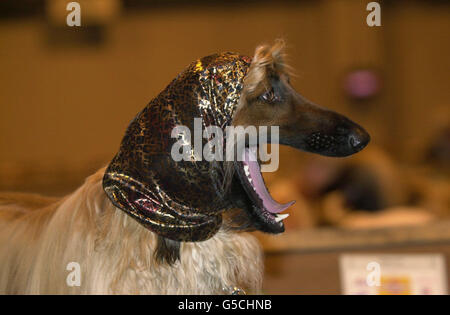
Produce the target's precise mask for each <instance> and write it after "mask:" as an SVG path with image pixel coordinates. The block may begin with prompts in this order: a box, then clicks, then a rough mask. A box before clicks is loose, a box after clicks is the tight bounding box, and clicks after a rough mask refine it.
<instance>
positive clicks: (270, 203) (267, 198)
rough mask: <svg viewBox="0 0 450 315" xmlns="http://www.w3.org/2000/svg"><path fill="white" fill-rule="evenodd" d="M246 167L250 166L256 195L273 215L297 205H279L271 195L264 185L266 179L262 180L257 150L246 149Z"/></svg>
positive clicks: (289, 203)
mask: <svg viewBox="0 0 450 315" xmlns="http://www.w3.org/2000/svg"><path fill="white" fill-rule="evenodd" d="M243 163H244V166H248V171H249V175H250V178H251V182H250V183H251V184H252V185H253V187H254V188H255V191H256V193H257V194H258V196H259V197H260V198H261V200H262V202H263V205H264V208H265V209H266V210H267V211H269V212H271V213H280V212H282V211H284V210H286V209H287V208H289V207H290V206H292V205H293V204H294V203H295V200H293V201H290V202H288V203H285V204H281V203H278V202H277V201H275V200H274V199H273V198H272V196H271V195H270V193H269V191H268V190H267V188H266V185H265V184H264V179H263V178H262V174H261V169H260V167H259V163H258V161H257V157H256V148H254V147H253V148H250V149H248V148H245V151H244V158H243Z"/></svg>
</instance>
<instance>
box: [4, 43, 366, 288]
mask: <svg viewBox="0 0 450 315" xmlns="http://www.w3.org/2000/svg"><path fill="white" fill-rule="evenodd" d="M288 72H289V71H288V68H287V66H286V64H285V62H284V57H283V44H282V42H276V43H275V44H274V45H262V46H259V47H258V48H257V49H256V51H255V55H254V56H253V57H252V58H250V57H247V56H242V55H239V54H235V53H229V52H228V53H219V54H214V55H211V56H207V57H204V58H201V59H199V60H197V61H195V62H193V63H192V64H191V65H189V66H188V67H187V68H186V69H185V70H183V71H182V72H181V73H180V74H179V75H178V76H177V77H176V78H175V79H174V80H173V81H172V82H171V83H170V84H169V85H168V86H167V88H166V89H165V90H163V91H162V92H161V93H160V94H159V95H158V96H157V97H155V98H154V99H153V100H152V101H151V102H150V103H149V104H148V105H147V106H146V107H145V108H144V109H143V110H142V111H141V112H140V113H138V115H137V116H136V117H135V118H134V120H133V121H132V122H131V123H130V125H129V127H128V129H127V131H126V134H125V136H124V138H123V140H122V143H121V145H120V148H119V151H118V153H117V155H116V156H115V157H114V158H113V160H112V161H111V163H110V164H109V165H108V166H107V167H106V168H102V169H100V170H99V171H98V172H97V173H95V174H94V175H92V176H90V177H88V178H87V179H86V181H85V183H84V184H83V185H82V186H81V187H79V188H78V189H77V190H76V191H75V192H73V193H72V194H70V195H68V196H66V197H64V198H61V199H54V198H44V197H40V196H37V195H27V194H14V193H12V194H3V195H1V196H0V262H1V270H0V293H2V294H231V293H236V292H238V293H239V292H244V291H247V292H251V293H260V292H261V286H262V273H263V255H262V250H261V248H260V246H259V244H258V242H257V241H256V239H255V238H254V237H253V236H252V235H250V234H249V233H248V232H249V231H254V230H260V231H263V232H267V233H274V234H275V233H281V232H283V231H284V224H283V219H284V218H286V217H287V214H281V212H282V211H284V210H285V209H286V208H287V207H289V205H291V204H292V203H289V204H285V205H282V204H279V203H277V202H276V201H275V200H273V198H272V197H271V196H270V194H269V192H268V191H267V189H266V186H265V184H264V181H263V178H262V176H261V168H260V162H259V161H258V159H257V158H256V157H255V153H254V150H253V149H252V147H250V146H248V145H247V146H245V148H244V151H243V156H242V159H241V160H237V159H236V160H233V161H231V162H221V161H206V160H205V159H199V158H198V156H196V155H195V154H192V155H191V160H189V161H186V160H181V161H175V160H174V158H173V155H171V152H172V148H173V145H174V144H175V143H177V142H178V141H179V138H177V136H175V137H174V136H173V132H172V131H173V129H174V128H175V127H176V126H180V125H183V126H188V127H190V128H192V127H193V124H194V123H193V120H194V119H193V118H195V117H201V118H202V121H203V127H208V126H212V125H215V126H219V127H220V128H225V127H227V126H243V127H248V126H256V127H257V128H259V127H261V126H277V127H279V143H280V144H284V145H289V146H292V147H294V148H297V149H301V150H303V151H307V152H312V153H317V154H322V155H327V156H348V155H351V154H353V153H356V152H358V151H360V150H361V149H363V148H364V147H365V146H366V144H367V143H368V142H369V139H370V138H369V135H368V134H367V133H366V131H365V130H364V129H363V128H362V127H360V126H359V125H357V124H356V123H354V122H352V121H350V120H349V119H347V118H346V117H344V116H342V115H340V114H337V113H335V112H333V111H330V110H326V109H324V108H322V107H319V106H318V105H315V104H313V103H312V102H310V101H308V100H307V99H305V98H304V97H302V96H301V95H300V94H298V93H297V92H296V91H295V90H294V89H293V88H292V87H291V85H290V81H289V73H288ZM185 140H186V139H185ZM188 140H189V139H188ZM205 141H206V139H202V144H203V143H204V142H205ZM267 142H270V141H269V140H267ZM224 146H225V144H224ZM191 153H192V152H191V151H188V155H189V154H191ZM252 158H256V159H252Z"/></svg>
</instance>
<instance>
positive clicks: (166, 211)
mask: <svg viewBox="0 0 450 315" xmlns="http://www.w3.org/2000/svg"><path fill="white" fill-rule="evenodd" d="M250 62H251V59H250V58H249V57H245V56H240V55H237V54H234V53H222V54H214V55H211V56H208V57H204V58H202V59H199V60H197V61H196V62H193V63H192V64H191V65H190V66H189V67H187V69H185V70H184V71H183V72H181V73H180V74H178V76H177V77H176V78H175V79H174V80H173V81H172V82H171V83H170V84H169V85H168V86H167V87H166V89H164V90H163V91H162V92H161V93H160V94H159V95H158V96H157V97H156V98H154V99H153V100H152V101H151V102H150V103H149V104H148V105H147V106H146V107H145V108H144V109H143V110H142V111H141V112H140V113H139V114H138V115H137V116H136V117H135V118H134V119H133V121H132V122H131V123H130V125H129V126H128V129H127V131H126V133H125V136H124V138H123V140H122V143H121V145H120V149H119V152H118V153H117V155H116V156H115V157H114V159H113V160H112V161H111V163H110V164H109V166H108V168H107V170H106V173H105V175H104V178H103V188H104V190H105V192H106V194H107V195H108V197H109V198H110V200H111V201H112V202H113V204H114V205H115V206H116V207H118V208H120V209H121V210H123V211H125V212H126V213H127V214H128V215H130V216H131V217H133V218H134V219H136V220H137V221H138V222H140V223H141V224H142V225H144V226H145V227H146V228H148V229H149V230H151V231H153V232H155V233H157V234H158V235H160V236H163V237H166V238H168V239H171V240H175V241H202V240H206V239H208V238H210V237H211V236H213V235H214V234H215V233H216V232H217V231H218V230H219V228H220V226H221V224H222V215H221V212H223V211H224V210H226V209H229V208H230V207H231V204H230V203H229V201H226V200H224V198H221V181H222V180H223V165H222V164H221V163H217V162H207V161H205V160H202V161H200V160H195V158H194V160H193V161H180V162H175V161H174V160H173V159H172V157H171V149H172V145H173V144H174V143H175V142H176V141H177V139H175V138H172V137H171V132H172V130H173V128H174V127H175V126H177V125H185V126H187V127H188V128H189V129H190V130H191V131H193V130H194V128H193V126H194V118H202V121H203V128H206V127H208V126H212V125H214V126H219V127H220V128H222V129H225V127H226V126H228V125H230V124H231V121H232V117H233V113H234V111H235V109H236V106H237V104H238V101H239V97H240V92H241V90H242V87H243V79H244V76H245V75H246V73H247V71H248V69H249V66H250ZM202 141H203V144H205V143H206V141H207V140H206V139H203V140H202Z"/></svg>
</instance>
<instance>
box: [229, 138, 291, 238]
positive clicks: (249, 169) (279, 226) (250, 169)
mask: <svg viewBox="0 0 450 315" xmlns="http://www.w3.org/2000/svg"><path fill="white" fill-rule="evenodd" d="M256 150H257V148H256V147H251V148H245V149H244V150H243V152H242V161H239V162H236V163H235V165H236V170H237V174H238V177H239V180H240V182H241V184H242V186H243V187H244V190H245V191H246V193H247V196H248V197H249V200H250V202H251V207H249V208H250V209H251V210H250V211H251V216H252V218H253V219H256V220H258V221H259V222H258V225H259V226H261V228H262V230H263V231H265V232H270V233H281V232H283V231H284V224H283V220H284V219H285V218H287V217H288V216H289V214H287V213H285V214H282V213H281V212H283V211H284V210H286V209H287V208H289V207H290V206H291V205H293V204H294V203H295V201H291V202H288V203H285V204H281V203H278V202H277V201H275V200H274V199H273V198H272V196H271V195H270V193H269V191H268V190H267V187H266V185H265V183H264V179H263V177H262V174H261V167H260V164H259V162H258V160H257V153H256Z"/></svg>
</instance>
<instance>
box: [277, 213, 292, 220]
mask: <svg viewBox="0 0 450 315" xmlns="http://www.w3.org/2000/svg"><path fill="white" fill-rule="evenodd" d="M288 216H289V213H284V214H276V215H275V221H276V222H280V221H281V220H284V219H286V218H287V217H288Z"/></svg>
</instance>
